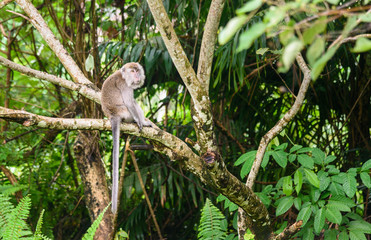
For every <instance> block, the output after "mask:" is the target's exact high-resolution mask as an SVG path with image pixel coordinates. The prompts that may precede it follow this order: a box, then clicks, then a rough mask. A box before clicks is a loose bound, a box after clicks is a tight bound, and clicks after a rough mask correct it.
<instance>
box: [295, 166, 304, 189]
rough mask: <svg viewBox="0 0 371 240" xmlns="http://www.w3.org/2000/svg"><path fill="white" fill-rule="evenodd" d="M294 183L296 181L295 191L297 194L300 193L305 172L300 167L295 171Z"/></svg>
mask: <svg viewBox="0 0 371 240" xmlns="http://www.w3.org/2000/svg"><path fill="white" fill-rule="evenodd" d="M294 183H295V191H296V194H299V192H300V190H301V187H302V185H303V173H301V171H300V170H299V169H297V170H296V171H295V174H294Z"/></svg>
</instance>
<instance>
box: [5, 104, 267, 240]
mask: <svg viewBox="0 0 371 240" xmlns="http://www.w3.org/2000/svg"><path fill="white" fill-rule="evenodd" d="M0 119H5V120H8V121H13V122H18V123H20V124H23V125H24V126H35V127H39V128H48V129H64V130H65V129H68V130H110V129H111V124H110V121H109V120H104V119H64V118H51V117H44V116H39V115H36V114H32V113H29V112H26V111H21V110H12V109H8V108H4V107H0ZM120 129H121V131H123V132H124V133H127V134H130V135H135V136H141V137H145V138H147V139H149V140H150V141H151V142H152V143H153V145H154V147H155V148H154V150H155V151H157V152H160V153H163V154H166V155H167V156H168V157H169V158H170V159H171V160H172V161H178V162H179V163H180V164H181V165H183V167H184V169H186V170H188V171H190V172H191V173H193V174H194V175H196V176H197V177H199V178H200V179H201V181H202V182H203V183H205V184H207V185H209V186H212V187H214V188H216V189H217V190H218V191H219V192H220V193H221V194H223V195H225V196H228V198H229V199H230V200H231V201H232V202H234V203H236V204H237V205H239V206H240V207H242V208H243V209H244V211H245V212H246V214H247V215H248V216H249V219H251V222H252V230H253V231H254V233H255V234H256V235H257V236H259V237H260V238H259V239H269V237H270V234H271V232H272V231H271V229H270V220H269V215H268V212H267V210H266V208H265V207H264V205H263V204H262V202H261V201H260V199H259V198H258V197H257V196H256V195H255V194H254V193H253V192H252V190H251V189H250V188H248V187H247V186H246V185H245V184H243V183H242V182H241V181H239V180H238V179H237V178H236V177H235V176H233V175H232V174H231V173H230V172H229V171H228V170H227V169H226V167H225V165H224V163H223V161H222V160H221V158H220V155H219V154H217V153H215V154H214V153H213V152H208V153H207V154H205V155H204V156H202V157H201V158H200V157H199V156H198V155H197V154H195V153H194V152H193V151H192V149H190V148H189V147H188V146H187V144H185V143H184V142H183V141H182V140H180V139H179V138H177V137H175V136H174V135H172V134H169V133H167V132H165V131H162V130H160V129H157V128H150V127H144V128H143V129H142V131H141V132H139V128H138V127H137V126H136V124H134V123H132V124H130V123H126V124H121V128H120ZM204 162H207V163H208V164H204Z"/></svg>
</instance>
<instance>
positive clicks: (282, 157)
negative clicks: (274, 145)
mask: <svg viewBox="0 0 371 240" xmlns="http://www.w3.org/2000/svg"><path fill="white" fill-rule="evenodd" d="M272 156H273V158H274V160H275V161H276V162H277V163H278V165H280V166H281V167H282V168H285V167H286V165H287V153H285V152H283V151H273V152H272Z"/></svg>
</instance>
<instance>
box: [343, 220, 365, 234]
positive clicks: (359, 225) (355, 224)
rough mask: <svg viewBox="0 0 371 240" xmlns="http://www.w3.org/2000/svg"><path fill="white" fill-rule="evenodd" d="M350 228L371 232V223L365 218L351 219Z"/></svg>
mask: <svg viewBox="0 0 371 240" xmlns="http://www.w3.org/2000/svg"><path fill="white" fill-rule="evenodd" d="M348 229H349V230H352V231H361V232H363V233H367V234H371V224H370V223H368V222H366V221H364V220H357V221H351V222H350V223H349V227H348Z"/></svg>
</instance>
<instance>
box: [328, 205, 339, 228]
mask: <svg viewBox="0 0 371 240" xmlns="http://www.w3.org/2000/svg"><path fill="white" fill-rule="evenodd" d="M325 216H326V218H327V220H329V221H330V222H333V223H336V224H340V223H341V220H342V218H343V217H342V216H341V213H340V211H339V210H338V209H337V208H336V207H329V206H327V208H326V211H325Z"/></svg>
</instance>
